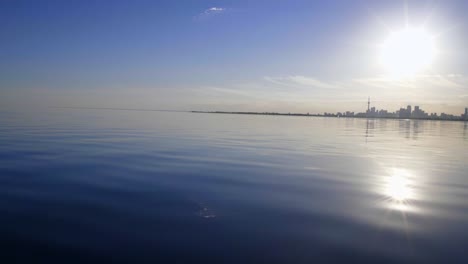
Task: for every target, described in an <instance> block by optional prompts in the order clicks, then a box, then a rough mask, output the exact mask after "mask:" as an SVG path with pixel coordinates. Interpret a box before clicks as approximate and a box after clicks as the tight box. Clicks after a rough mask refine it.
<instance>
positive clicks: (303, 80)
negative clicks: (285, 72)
mask: <svg viewBox="0 0 468 264" xmlns="http://www.w3.org/2000/svg"><path fill="white" fill-rule="evenodd" d="M264 80H265V81H268V82H270V83H273V84H276V85H283V86H289V87H303V88H304V87H305V88H307V87H309V88H319V89H337V88H341V85H340V84H338V83H333V82H324V81H320V80H318V79H316V78H313V77H306V76H301V75H293V76H286V77H270V76H266V77H264Z"/></svg>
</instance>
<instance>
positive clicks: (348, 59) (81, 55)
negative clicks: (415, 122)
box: [0, 0, 468, 114]
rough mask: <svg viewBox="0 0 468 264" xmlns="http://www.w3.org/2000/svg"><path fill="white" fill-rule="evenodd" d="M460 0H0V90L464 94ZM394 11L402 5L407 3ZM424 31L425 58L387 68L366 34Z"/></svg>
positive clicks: (83, 98)
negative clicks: (408, 66)
mask: <svg viewBox="0 0 468 264" xmlns="http://www.w3.org/2000/svg"><path fill="white" fill-rule="evenodd" d="M464 10H468V3H467V2H466V1H104V0H102V1H84V0H83V1H13V0H11V1H8V0H7V1H2V2H1V3H0V33H1V35H2V41H1V42H0V94H1V98H0V103H1V106H2V107H4V108H10V107H20V108H23V107H25V106H28V107H44V106H45V107H46V106H84V107H130V108H152V109H178V110H192V109H201V110H239V111H247V110H249V111H286V112H292V111H301V112H323V111H343V110H354V111H359V110H361V109H363V107H365V106H366V104H365V101H366V99H367V96H368V95H369V96H371V97H372V98H373V99H374V101H375V104H376V106H377V107H378V108H382V107H385V108H389V109H390V110H395V109H396V108H398V107H399V106H402V105H405V104H408V103H411V104H419V105H421V107H423V108H426V109H427V110H430V111H431V110H432V111H437V112H441V111H445V112H453V113H457V114H458V113H461V112H462V110H463V109H462V107H465V106H468V72H467V71H468V52H467V50H466V47H467V46H468V45H467V39H466V36H467V35H468V34H467V33H468V25H467V24H468V23H466V22H467V20H466V15H465V14H464ZM406 14H407V15H406ZM407 18H408V21H409V23H410V24H412V25H422V24H423V23H425V27H426V28H427V29H428V31H430V32H432V33H434V34H437V44H438V48H439V49H440V50H441V52H440V54H438V57H437V60H436V61H435V62H434V63H433V65H432V66H431V69H430V71H427V72H421V73H420V74H418V75H417V76H413V77H412V78H411V79H410V80H407V79H405V80H388V79H387V78H386V77H385V73H384V72H383V70H382V69H381V67H380V66H379V64H378V60H377V57H378V45H379V43H381V42H382V41H383V40H384V39H385V38H386V36H388V34H389V29H391V30H398V29H399V28H402V27H404V26H405V23H406V20H407Z"/></svg>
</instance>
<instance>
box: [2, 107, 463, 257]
mask: <svg viewBox="0 0 468 264" xmlns="http://www.w3.org/2000/svg"><path fill="white" fill-rule="evenodd" d="M467 130H468V129H467V123H463V122H444V121H416V120H384V119H380V120H366V119H346V118H317V117H288V116H258V115H252V116H250V115H230V114H201V113H177V112H152V111H117V110H86V109H47V110H40V111H36V112H34V113H26V112H25V113H19V112H1V113H0V235H1V238H0V246H1V249H2V254H3V255H4V257H8V258H10V259H12V260H14V261H32V260H34V261H35V262H36V263H37V262H54V261H56V262H68V263H69V262H72V261H76V262H96V263H102V262H122V263H145V262H147V263H158V262H159V263H178V262H179V263H181V262H182V263H199V262H201V261H203V262H205V263H207V262H208V263H221V262H225V263H227V262H229V263H311V262H327V261H328V262H330V261H337V262H338V261H339V262H356V263H362V262H378V263H384V262H411V263H414V262H420V263H430V262H433V263H448V262H452V263H464V262H465V261H464V258H463V257H464V256H465V254H464V253H465V252H466V245H467V244H468V229H467V226H468V173H467V172H468V168H467V161H468V151H467V149H468V131H467Z"/></svg>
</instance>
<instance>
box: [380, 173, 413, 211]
mask: <svg viewBox="0 0 468 264" xmlns="http://www.w3.org/2000/svg"><path fill="white" fill-rule="evenodd" d="M410 176H411V175H410V174H409V172H408V171H406V170H403V169H395V168H394V169H393V170H392V173H391V174H390V175H389V176H388V177H387V179H386V183H385V195H386V196H387V197H389V198H390V199H392V200H393V201H396V202H399V203H405V202H407V201H408V200H410V199H411V198H412V196H413V189H412V187H411V182H410Z"/></svg>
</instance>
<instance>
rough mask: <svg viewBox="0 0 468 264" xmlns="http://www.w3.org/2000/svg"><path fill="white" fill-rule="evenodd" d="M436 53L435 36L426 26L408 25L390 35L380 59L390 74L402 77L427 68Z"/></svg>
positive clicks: (383, 46)
mask: <svg viewBox="0 0 468 264" xmlns="http://www.w3.org/2000/svg"><path fill="white" fill-rule="evenodd" d="M435 55H436V47H435V43H434V37H433V36H432V35H431V34H429V33H428V32H427V31H426V30H425V29H424V28H412V27H407V28H405V29H403V30H401V31H397V32H393V33H391V34H390V35H389V36H388V38H387V39H386V40H385V42H384V43H383V45H382V50H381V57H380V59H381V63H382V65H383V66H384V67H385V68H386V70H387V71H388V73H389V75H392V76H399V77H400V76H408V75H413V74H415V73H417V72H419V71H422V70H424V69H426V68H427V67H428V66H430V65H431V63H432V61H433V59H434V57H435Z"/></svg>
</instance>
